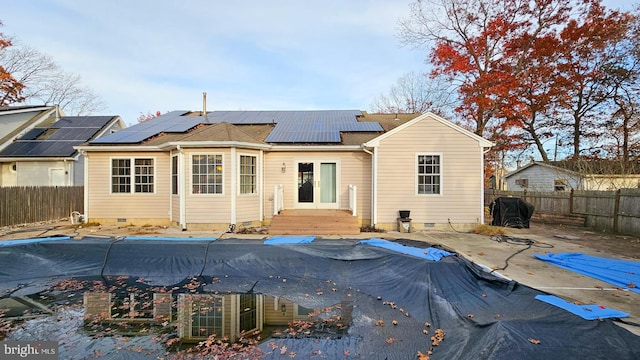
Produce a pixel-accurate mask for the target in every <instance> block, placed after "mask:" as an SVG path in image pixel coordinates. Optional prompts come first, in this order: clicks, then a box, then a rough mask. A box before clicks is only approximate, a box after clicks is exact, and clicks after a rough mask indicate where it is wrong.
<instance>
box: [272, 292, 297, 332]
mask: <svg viewBox="0 0 640 360" xmlns="http://www.w3.org/2000/svg"><path fill="white" fill-rule="evenodd" d="M277 302H278V303H277V305H276V297H274V296H268V295H267V296H265V297H264V324H265V325H288V324H289V323H290V322H291V321H293V320H294V316H293V315H294V313H293V312H294V310H295V309H294V304H293V302H291V301H289V300H287V299H284V298H282V297H279V298H277ZM282 305H284V306H285V312H284V315H283V314H282Z"/></svg>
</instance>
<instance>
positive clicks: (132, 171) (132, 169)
mask: <svg viewBox="0 0 640 360" xmlns="http://www.w3.org/2000/svg"><path fill="white" fill-rule="evenodd" d="M136 159H152V160H153V192H136V183H135V180H136V179H135V176H136V171H135V166H136V165H135V164H136ZM113 160H129V161H130V164H129V166H130V174H129V177H130V178H131V191H129V192H113V174H112V170H113ZM157 172H158V159H157V158H156V157H155V156H112V157H109V194H111V195H116V196H118V195H125V196H126V195H136V196H147V195H155V194H156V191H157V190H158V174H157Z"/></svg>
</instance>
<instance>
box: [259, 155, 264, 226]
mask: <svg viewBox="0 0 640 360" xmlns="http://www.w3.org/2000/svg"><path fill="white" fill-rule="evenodd" d="M258 159H259V160H258V184H259V189H260V190H258V191H260V196H259V197H258V202H259V203H260V212H259V215H258V216H259V217H260V226H262V223H263V222H264V176H262V172H263V171H264V166H263V164H264V150H260V157H259V158H258Z"/></svg>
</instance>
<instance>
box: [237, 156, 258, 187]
mask: <svg viewBox="0 0 640 360" xmlns="http://www.w3.org/2000/svg"><path fill="white" fill-rule="evenodd" d="M256 162H257V158H256V157H255V156H247V155H240V194H255V193H256V170H257V166H256Z"/></svg>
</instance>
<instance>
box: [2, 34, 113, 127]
mask: <svg viewBox="0 0 640 360" xmlns="http://www.w3.org/2000/svg"><path fill="white" fill-rule="evenodd" d="M0 66H2V67H4V68H5V69H6V70H7V71H8V72H9V73H11V74H12V75H13V76H14V77H15V78H16V80H18V81H19V82H20V83H21V84H23V85H24V88H23V90H22V97H23V98H24V102H26V103H38V104H45V105H60V108H62V109H63V110H64V112H65V113H67V114H70V115H87V114H90V113H94V112H97V111H100V110H103V109H104V107H105V106H104V103H103V102H102V100H101V99H100V97H99V96H98V95H96V94H95V93H94V92H93V91H92V90H91V89H90V88H88V87H86V86H83V85H82V82H81V78H80V76H79V75H77V74H73V73H69V72H65V71H63V70H62V69H61V68H60V66H58V64H56V63H55V62H54V61H53V59H52V58H51V57H50V56H49V55H46V54H43V53H41V52H39V51H38V50H35V49H33V48H30V47H28V46H20V45H16V42H14V46H13V47H11V48H10V49H6V50H5V51H3V52H0Z"/></svg>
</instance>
